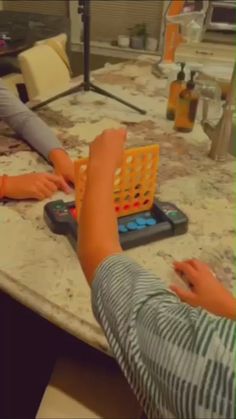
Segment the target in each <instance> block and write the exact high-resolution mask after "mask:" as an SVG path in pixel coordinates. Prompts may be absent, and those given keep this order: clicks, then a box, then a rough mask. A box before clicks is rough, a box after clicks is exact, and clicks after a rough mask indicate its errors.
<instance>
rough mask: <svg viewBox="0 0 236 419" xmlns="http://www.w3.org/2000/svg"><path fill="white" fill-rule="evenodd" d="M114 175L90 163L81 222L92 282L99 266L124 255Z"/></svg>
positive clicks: (85, 264) (83, 261)
mask: <svg viewBox="0 0 236 419" xmlns="http://www.w3.org/2000/svg"><path fill="white" fill-rule="evenodd" d="M113 180H114V172H113V171H112V170H111V169H109V168H106V167H101V165H96V164H94V163H93V162H90V164H89V168H88V178H87V186H86V192H85V196H84V200H83V205H82V209H81V214H80V219H79V243H78V246H79V247H78V253H79V258H80V261H81V265H82V268H83V270H84V272H85V275H86V277H87V279H88V282H89V283H91V282H92V280H93V277H94V273H95V271H96V268H97V267H98V265H99V264H100V263H101V262H102V261H103V260H104V259H105V258H106V257H108V256H110V255H112V254H115V253H119V252H121V247H120V243H119V234H118V228H117V218H116V213H115V210H114V203H113Z"/></svg>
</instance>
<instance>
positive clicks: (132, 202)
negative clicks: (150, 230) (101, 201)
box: [75, 145, 159, 217]
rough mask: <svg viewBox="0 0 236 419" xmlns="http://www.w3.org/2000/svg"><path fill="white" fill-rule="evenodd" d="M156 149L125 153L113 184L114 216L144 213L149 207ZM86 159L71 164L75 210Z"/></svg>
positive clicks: (81, 192) (154, 182) (153, 189)
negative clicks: (74, 190)
mask: <svg viewBox="0 0 236 419" xmlns="http://www.w3.org/2000/svg"><path fill="white" fill-rule="evenodd" d="M158 159H159V146H158V145H151V146H147V147H139V148H133V149H130V150H126V151H125V153H124V159H123V163H122V166H121V167H120V168H119V169H118V170H117V171H116V175H115V181H114V206H115V210H116V212H117V216H118V217H122V216H125V215H130V214H135V213H139V212H140V211H145V210H146V211H147V210H150V208H151V207H152V205H153V202H154V196H155V192H156V187H157V172H158ZM87 165H88V159H83V160H78V161H77V162H76V163H75V177H76V196H77V198H76V208H77V213H78V215H79V212H80V208H81V204H82V201H83V196H84V191H85V186H86V172H87Z"/></svg>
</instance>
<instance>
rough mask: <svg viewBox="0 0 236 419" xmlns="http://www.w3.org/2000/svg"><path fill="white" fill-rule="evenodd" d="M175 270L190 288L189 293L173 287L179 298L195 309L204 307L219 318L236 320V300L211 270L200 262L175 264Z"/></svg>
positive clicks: (190, 261) (192, 261)
mask: <svg viewBox="0 0 236 419" xmlns="http://www.w3.org/2000/svg"><path fill="white" fill-rule="evenodd" d="M174 267H175V270H176V271H177V273H179V274H180V275H181V276H184V277H183V279H184V280H185V282H187V284H188V285H189V286H190V289H189V290H188V291H185V290H184V289H182V288H180V287H178V286H176V285H172V286H171V289H172V291H174V292H175V293H176V294H177V295H178V296H179V298H180V299H181V300H182V301H183V302H185V303H188V304H190V305H191V306H193V307H202V308H205V309H206V310H208V311H209V312H211V313H213V314H216V315H217V316H222V317H227V318H229V319H233V320H236V299H235V298H234V296H233V295H232V294H231V293H230V292H229V291H228V290H227V289H226V288H225V287H224V286H223V285H222V284H221V283H220V281H219V280H218V279H217V278H216V276H215V275H214V274H213V272H212V271H211V270H210V268H209V267H208V266H207V265H205V264H204V263H202V262H200V261H198V260H188V261H185V262H175V264H174Z"/></svg>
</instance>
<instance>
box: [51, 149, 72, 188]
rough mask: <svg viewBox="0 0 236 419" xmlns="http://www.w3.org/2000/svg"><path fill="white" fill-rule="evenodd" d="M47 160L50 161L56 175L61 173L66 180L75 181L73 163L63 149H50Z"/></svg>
mask: <svg viewBox="0 0 236 419" xmlns="http://www.w3.org/2000/svg"><path fill="white" fill-rule="evenodd" d="M49 160H50V161H51V162H52V164H53V166H54V169H55V173H56V174H57V175H61V176H62V177H63V178H64V179H65V181H66V182H70V183H74V182H75V173H74V164H73V162H72V160H71V159H70V157H69V156H68V154H67V153H66V152H65V151H64V150H62V149H55V150H52V151H51V153H50V155H49Z"/></svg>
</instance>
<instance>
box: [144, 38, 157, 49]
mask: <svg viewBox="0 0 236 419" xmlns="http://www.w3.org/2000/svg"><path fill="white" fill-rule="evenodd" d="M157 45H158V41H157V38H152V37H151V36H148V37H147V39H146V50H147V51H156V49H157Z"/></svg>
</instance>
